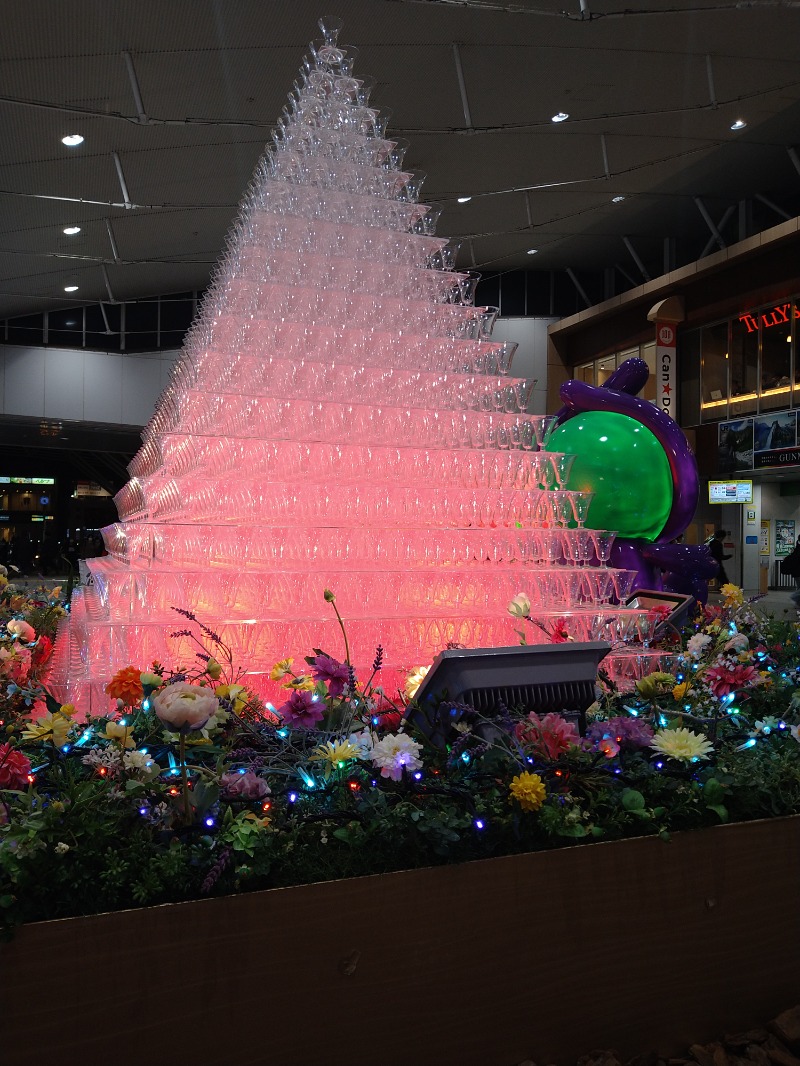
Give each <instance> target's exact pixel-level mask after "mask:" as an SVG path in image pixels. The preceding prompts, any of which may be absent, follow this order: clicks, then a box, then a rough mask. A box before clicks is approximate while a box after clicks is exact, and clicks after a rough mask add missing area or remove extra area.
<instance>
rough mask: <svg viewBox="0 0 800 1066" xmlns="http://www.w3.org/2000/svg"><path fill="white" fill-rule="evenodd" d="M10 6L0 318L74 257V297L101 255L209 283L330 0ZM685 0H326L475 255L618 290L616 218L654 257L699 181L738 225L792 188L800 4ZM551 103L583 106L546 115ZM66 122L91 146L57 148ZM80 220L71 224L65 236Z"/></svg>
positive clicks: (50, 292) (704, 195) (117, 278)
mask: <svg viewBox="0 0 800 1066" xmlns="http://www.w3.org/2000/svg"><path fill="white" fill-rule="evenodd" d="M0 4H1V6H2V10H1V11H0V13H1V14H2V16H3V35H2V38H1V39H0V122H2V129H3V137H4V141H3V148H4V150H3V153H2V158H1V159H0V251H2V252H3V253H4V254H3V256H2V265H0V290H1V291H0V317H6V316H9V315H14V314H21V313H27V312H29V311H31V310H35V309H36V307H37V306H38V307H39V308H46V307H54V306H58V305H59V303H64V304H68V303H69V302H74V298H72V300H71V301H70V299H69V298H68V297H65V296H64V294H63V286H64V284H65V283H66V280H67V279H68V277H69V278H73V279H75V280H77V281H78V282H79V284H80V288H79V290H78V291H79V294H80V299H81V300H85V301H90V300H99V299H107V298H108V288H107V286H106V277H107V278H108V283H109V285H110V286H111V291H112V293H113V295H114V297H115V298H116V299H118V300H124V299H133V298H138V297H142V296H147V295H153V294H155V293H157V292H161V291H164V292H167V291H186V290H189V289H193V288H198V287H202V286H203V285H204V284H205V282H206V280H207V277H208V274H209V271H210V267H211V264H212V263H213V261H214V259H215V258H216V256H217V255H218V254H219V251H220V249H221V248H222V246H223V240H224V235H225V232H226V231H227V229H228V226H229V224H230V221H231V219H232V218H233V217H234V215H235V211H236V203H237V202H238V200H239V198H240V196H241V194H242V191H243V189H244V187H245V185H246V183H247V181H248V179H249V176H250V173H251V171H252V168H253V166H254V163H255V161H256V159H257V158H258V156H259V154H260V152H261V150H262V148H263V145H264V144H265V142H267V140H268V138H269V131H270V129H271V126H272V124H273V123H274V121H275V119H276V118H277V115H278V113H279V112H280V109H281V107H282V106H283V104H284V102H285V100H286V95H287V92H288V91H289V89H290V87H291V83H292V81H293V78H294V76H295V71H296V69H297V67H298V65H299V63H300V60H301V57H302V55H303V52H304V50H305V47H306V43H307V41H308V40H309V39H311V38H318V37H319V36H320V33H319V30H318V27H317V25H316V22H317V18H318V14H319V8H318V5H317V4H316V3H313V4H312V3H311V2H310V0H293V2H292V3H289V2H288V0H269V2H265V0H237V3H235V4H233V3H220V2H219V0H114V3H113V4H102V5H99V4H97V2H96V0H70V3H69V4H53V3H52V0H28V2H26V3H25V4H12V3H11V2H10V0H7V2H5V3H2V0H0ZM677 6H678V7H683V8H684V10H675V9H674V8H675V5H671V8H672V10H670V11H669V12H667V11H665V10H664V5H647V6H644V7H643V8H642V9H641V11H640V12H638V13H637V12H633V11H630V12H624V11H623V10H622V9H621V8H620V7H619V5H617V4H615V3H611V0H591V2H590V4H589V9H590V11H591V15H592V18H591V19H587V18H583V19H582V18H581V17H580V11H581V9H580V3H579V0H522V2H520V3H517V4H515V5H513V7H512V6H511V5H509V7H508V9H507V10H501V9H499V8H500V5H497V4H483V3H481V0H464V2H459V3H458V4H453V3H438V2H435V0H421V2H415V0H340V3H339V4H338V6H337V13H338V14H340V15H341V17H342V18H343V19H344V20H345V29H344V31H343V34H342V38H343V39H344V40H349V41H353V42H354V43H355V44H356V45H357V46H358V47H359V49H360V58H359V61H358V64H357V68H356V73H359V74H362V75H372V76H374V77H375V78H376V79H377V86H376V88H375V90H374V91H373V101H374V102H375V103H377V104H378V105H380V106H383V107H386V108H390V109H391V110H392V112H393V118H392V122H391V124H390V131H391V130H394V131H395V134H396V136H407V137H408V138H409V139H410V140H411V147H410V149H409V151H408V154H407V156H406V164H407V165H408V166H409V167H417V168H419V169H422V170H424V171H425V172H426V173H427V179H426V183H425V186H424V190H423V199H427V200H429V201H436V202H439V203H441V204H442V205H443V206H444V213H443V215H442V219H441V223H440V226H439V231H440V233H442V234H444V235H450V234H459V235H463V236H465V237H466V238H467V239H466V240H465V244H464V247H463V249H462V252H461V259H460V264H461V265H462V266H463V267H470V266H471V265H472V264H473V263H476V264H478V265H479V266H478V269H481V270H482V271H483V272H484V273H491V272H492V271H500V270H509V269H520V268H522V269H532V268H534V267H535V269H537V270H542V271H551V270H552V271H563V270H566V269H567V268H569V269H570V270H573V271H580V270H583V271H586V270H595V271H601V270H602V269H603V268H604V267H605V268H608V269H614V270H615V272H616V275H617V277H618V280H619V283H620V285H621V286H623V287H624V286H625V285H626V284H628V282H626V281H625V280H624V278H623V276H622V274H621V273H620V271H619V270H618V269H617V268H618V266H619V265H622V266H623V267H624V269H625V270H626V271H627V272H628V273H630V274H632V275H633V276H634V277H635V279H636V280H639V279H638V275H637V273H636V271H637V268H636V267H635V265H634V262H633V259H632V257H631V255H630V252H629V251H628V249H627V248H626V246H625V241H624V238H628V240H629V241H630V242H632V244H633V246H634V247H635V248H636V250H637V254H639V255H640V256H641V257H642V258H643V259H645V260H646V261H647V263H648V264H649V268H650V269H654V270H655V269H659V264H660V263H661V262H662V259H663V254H662V253H663V244H664V240H665V239H666V238H669V239H670V240H671V241H673V242H674V244H675V247H676V248H677V249H678V254H679V256H681V255H683V256H687V257H694V256H696V255H698V254H699V253H700V251H702V250H703V247H704V245H705V244H706V242H707V241H708V238H709V236H710V231H709V229H708V226H707V223H706V222H705V221H704V219H703V217H702V214H701V212H700V210H699V208H698V206H697V202H696V200H697V198H700V199H702V201H703V204H704V206H705V207H707V209H708V211H709V213H710V215H711V217H712V219H714V220H715V222H717V223H719V222H720V221H721V220H722V219H723V218H724V217H725V215H726V213H727V214H728V221H727V222H726V223H725V227H724V229H723V236H724V239H725V240H726V241H730V240H734V239H736V237H737V234H738V229H737V227H738V217H739V216H738V210H735V211H734V213H733V215H731V212H730V210H729V209H730V208H731V207H732V206H734V208H736V207H737V206H738V203H739V201H741V200H743V199H749V200H750V201H751V208H752V210H751V211H750V214H751V215H752V217H753V218H754V219H755V223H754V224H756V225H760V224H764V225H766V224H768V221H769V220H771V221H772V222H777V221H780V218H781V214H780V212H784V213H792V214H794V213H796V212H797V211H800V174H798V172H797V169H796V168H795V164H794V163H793V161H792V158H791V155H790V151H789V150H790V149H792V148H793V147H794V145H795V143H796V142H798V141H800V134H799V133H798V131H799V130H800V57H799V56H798V54H797V49H796V41H797V40H798V39H799V37H800V33H799V31H800V9H795V8H792V7H788V6H783V7H781V6H777V5H776V6H768V7H767V6H759V7H758V8H755V7H739V6H736V7H733V8H731V7H728V6H726V5H720V4H719V3H717V2H715V0H692V3H691V4H689V3H688V2H687V3H679V4H678V5H677ZM125 52H127V53H128V54H129V57H130V64H131V65H132V69H133V71H134V73H135V77H136V79H137V84H138V89H139V91H140V92H141V101H142V109H143V115H140V114H139V113H138V109H137V104H136V99H135V95H134V87H133V84H132V81H131V71H130V70H129V65H128V63H126V59H125V56H124V55H123V53H125ZM459 63H460V65H461V71H462V73H463V81H464V92H465V96H466V98H464V96H462V91H461V86H460V83H459V72H458V64H459ZM465 104H466V109H465ZM558 110H564V111H567V112H569V114H570V118H569V120H568V121H566V122H564V123H562V124H560V125H554V124H553V123H552V122H551V121H550V119H551V116H552V114H554V113H555V112H556V111H558ZM738 117H742V118H744V119H745V120H746V121H747V127H746V128H745V129H744V130H743V131H741V132H738V133H734V132H732V131H731V130H730V124H731V122H732V121H733V120H734V119H735V118H738ZM76 131H77V132H80V133H82V134H83V135H84V137H85V138H86V140H85V143H84V144H83V145H82V146H80V148H78V149H74V150H70V149H67V148H65V147H64V146H63V145H62V144H61V141H60V138H61V137H62V136H63V135H64V134H65V133H69V132H76ZM115 153H116V156H117V158H118V159H119V164H120V166H121V169H122V176H123V178H124V181H125V183H126V186H127V192H128V196H129V199H130V200H131V201H133V202H134V203H135V204H136V205H138V206H137V207H135V208H127V209H126V207H125V206H124V199H125V197H124V193H123V189H122V185H121V182H120V175H119V173H118V169H117V165H116V163H115ZM795 158H796V157H795ZM532 186H533V187H535V186H551V187H548V188H536V187H535V188H530V187H532ZM526 188H529V191H528V192H527V193H526V192H524V191H521V190H524V189H526ZM460 195H472V197H473V199H472V200H471V202H470V203H468V204H464V205H459V204H457V203H456V198H457V197H458V196H460ZM615 195H624V197H625V199H624V201H622V202H621V203H618V204H613V203H612V202H611V201H612V197H613V196H615ZM758 197H761V199H758ZM765 200H766V201H768V202H765ZM92 201H94V202H92ZM770 204H771V205H772V206H770ZM69 223H74V224H78V225H80V226H81V229H82V232H81V233H80V234H79V235H77V236H76V237H73V238H69V237H66V236H65V235H64V234H63V232H62V230H63V228H64V226H65V225H68V224H69ZM109 226H110V227H111V236H110V235H109ZM112 237H113V242H112ZM532 247H536V248H537V249H538V251H537V254H536V255H535V256H529V255H528V254H527V253H528V249H530V248H532ZM103 268H105V270H106V276H105V277H104V274H103Z"/></svg>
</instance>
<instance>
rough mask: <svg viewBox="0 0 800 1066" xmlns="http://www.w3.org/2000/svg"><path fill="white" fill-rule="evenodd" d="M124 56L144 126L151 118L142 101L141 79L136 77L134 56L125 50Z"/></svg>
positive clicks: (140, 120) (137, 110)
mask: <svg viewBox="0 0 800 1066" xmlns="http://www.w3.org/2000/svg"><path fill="white" fill-rule="evenodd" d="M122 58H123V59H124V60H125V67H126V69H127V71H128V81H129V82H130V83H131V92H132V93H133V102H134V104H135V105H136V112H137V114H138V116H139V122H140V124H141V125H142V126H146V125H147V124H148V123H149V121H150V119H149V118H148V117H147V112H146V111H145V109H144V103H143V102H142V93H141V90H140V88H139V79H138V78H137V77H136V68H135V67H134V65H133V57H132V56H131V54H130V52H123V53H122Z"/></svg>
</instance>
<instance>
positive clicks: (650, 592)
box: [625, 589, 697, 640]
mask: <svg viewBox="0 0 800 1066" xmlns="http://www.w3.org/2000/svg"><path fill="white" fill-rule="evenodd" d="M625 606H626V607H633V608H639V609H640V610H643V611H653V610H659V608H662V607H666V608H667V611H668V612H669V613H666V612H664V616H663V618H662V619H661V621H660V622H659V623H658V625H657V626H656V627H655V629H654V631H653V640H661V639H663V637H665V636H666V635H667V631H668V630H669V629H671V628H672V627H673V626H674V627H675V629H678V630H679V629H680V628H681V626H683V625H685V624H686V621H687V619H688V617H689V612H690V611H691V610H693V608H694V607H696V606H697V600H696V599H695V598H694V596H685V595H684V594H683V593H681V592H664V591H662V590H660V589H637V590H636V591H635V592H634V593H632V594H631V595H630V596H629V597H628V598H627V600H626V601H625Z"/></svg>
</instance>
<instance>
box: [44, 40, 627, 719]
mask: <svg viewBox="0 0 800 1066" xmlns="http://www.w3.org/2000/svg"><path fill="white" fill-rule="evenodd" d="M321 26H322V28H323V33H324V40H323V41H321V42H317V43H315V44H312V45H311V47H310V55H309V56H308V57H306V58H305V59H304V61H303V66H302V68H301V70H300V74H299V78H298V80H297V81H296V82H295V86H294V88H293V90H292V92H291V94H290V97H289V100H290V103H289V106H288V107H287V108H285V109H284V113H283V115H282V116H281V118H280V119H279V120H278V125H277V128H276V129H275V131H274V134H273V140H274V144H272V145H270V146H269V147H268V149H267V150H266V152H265V153H264V155H263V157H262V158H261V160H260V162H259V164H258V167H257V169H256V172H255V175H254V177H253V180H252V182H251V183H250V186H249V187H248V190H247V192H246V194H245V197H244V200H243V203H242V205H241V209H240V212H239V216H238V219H237V221H236V223H235V225H234V226H233V229H232V231H231V234H230V236H229V239H228V242H227V251H226V253H225V255H224V257H223V258H222V261H221V263H220V264H219V266H218V269H217V271H216V275H215V278H214V280H213V283H212V285H211V288H210V290H209V292H208V294H207V296H206V299H205V301H204V303H203V307H202V309H201V311H200V314H199V316H198V319H197V321H196V322H195V323H194V325H193V327H192V329H191V330H190V332H189V335H188V336H187V339H186V343H185V346H184V349H183V351H182V353H181V355H180V357H179V359H178V361H177V363H176V364H175V366H174V368H173V373H172V379H171V382H170V384H169V385H168V386H167V388H166V389H165V391H164V393H163V394H162V396H161V398H160V400H159V403H158V406H157V408H156V411H155V414H154V415H153V417H152V419H151V420H150V422H149V424H148V425H147V427H146V428H145V430H144V432H143V435H142V436H143V444H142V447H141V449H140V451H139V452H138V454H137V455H136V457H135V458H134V460H133V461H132V463H131V464H130V468H129V470H130V474H131V479H130V481H129V482H128V483H127V485H125V487H124V488H123V489H122V490H121V491H120V493H119V494H118V496H117V498H116V503H117V507H118V511H119V517H120V520H119V522H118V523H117V524H115V525H113V526H111V527H109V528H108V529H106V530H105V531H104V537H105V542H106V546H107V549H108V553H109V555H108V557H106V558H101V559H93V560H90V562H89V568H90V570H91V575H92V581H91V583H90V584H89V585H88V586H85V587H83V588H81V589H79V590H78V591H77V592H76V593H75V596H74V598H73V602H72V611H71V618H70V621H69V624H68V625H66V626H65V629H64V632H62V634H61V635H60V636H59V640H58V643H57V654H56V658H55V661H54V667H53V672H52V678H51V683H52V684H53V685H54V687H55V688H56V689H57V690H58V691H60V692H61V693H63V694H64V695H65V696H69V697H70V698H71V699H73V700H74V701H75V702H76V703H77V702H79V701H80V704H81V706H83V707H87V706H93V708H94V709H98V708H100V707H105V706H106V705H107V697H105V696H104V695H103V687H104V686H105V684H106V683H107V681H108V678H109V677H110V676H111V675H112V674H113V673H114V672H115V671H116V670H117V669H119V668H120V667H123V666H127V665H131V664H133V665H137V666H140V667H141V668H142V669H146V668H147V667H148V666H149V664H150V663H151V662H152V660H153V659H157V660H159V661H161V662H164V663H167V664H170V665H171V664H179V663H181V662H187V661H190V660H191V659H192V657H193V655H194V651H195V650H196V649H194V648H192V647H191V646H190V645H189V644H188V643H187V642H186V638H185V637H182V636H176V635H173V634H175V633H176V631H178V630H181V629H182V628H184V626H183V622H182V620H181V619H180V617H179V616H177V615H176V614H175V613H174V611H173V610H172V608H173V607H181V608H185V609H189V610H191V611H194V612H196V613H197V615H198V616H199V617H200V618H201V619H202V620H203V621H204V622H205V623H206V624H208V625H209V626H211V627H212V628H214V629H215V630H216V631H218V632H219V634H220V636H221V637H222V638H223V639H224V640H225V641H226V643H227V644H228V645H229V646H230V648H231V649H232V652H233V655H234V659H235V661H236V663H237V664H238V665H240V666H241V667H243V668H244V669H245V670H246V671H247V672H248V675H249V677H248V683H249V684H250V685H251V686H252V687H254V688H255V689H256V690H257V691H260V692H261V693H262V694H264V695H269V694H270V682H269V671H270V669H271V667H272V665H273V664H274V663H275V662H276V661H277V660H278V659H281V658H284V657H286V656H287V655H294V656H302V655H304V654H307V653H308V652H309V651H310V649H311V648H313V647H321V648H323V649H325V650H326V651H329V652H330V653H332V654H334V655H338V656H341V655H342V647H341V636H340V632H339V629H338V626H337V625H336V623H335V619H334V617H333V614H332V611H331V608H330V605H329V604H327V603H326V602H325V601H324V597H323V592H324V590H325V589H326V588H328V589H331V590H333V591H334V592H335V594H336V601H337V606H338V607H339V609H340V610H341V612H342V614H343V616H344V617H345V619H346V622H347V627H348V634H349V638H350V644H351V648H352V649H353V659H354V664H355V665H356V666H357V667H358V666H359V665H364V664H367V663H369V662H370V661H371V659H372V657H373V655H374V649H375V645H376V643H378V642H380V643H381V644H382V645H383V647H384V650H385V661H386V663H387V666H388V667H389V668H390V669H391V670H394V671H400V670H403V669H407V668H410V667H414V666H418V665H423V664H427V663H430V661H431V659H432V658H433V657H434V656H435V655H436V653H437V652H439V651H440V650H442V649H443V648H444V647H446V646H447V645H448V644H450V643H454V644H460V645H465V646H469V647H481V646H496V645H507V644H513V643H516V642H517V638H516V636H515V633H514V622H513V620H512V619H511V618H510V617H509V616H508V614H507V612H506V605H507V603H508V601H509V600H510V599H511V598H512V597H513V596H514V595H515V594H516V593H517V592H519V591H521V590H524V591H526V592H527V593H528V595H529V596H530V598H531V600H532V602H533V604H534V609H535V611H536V613H537V617H538V618H539V619H540V621H541V622H542V623H543V625H544V627H545V629H546V628H547V627H548V619H550V618H551V617H553V616H556V615H557V616H558V617H559V618H563V619H564V621H563V622H560V623H559V624H560V625H562V626H564V625H565V626H566V628H567V629H568V631H570V632H572V633H573V635H574V636H576V637H577V638H578V639H586V638H588V637H591V636H597V635H600V633H599V632H598V620H597V616H596V604H597V603H601V604H602V603H603V602H605V603H606V604H607V603H608V601H609V597H610V596H612V595H614V594H615V593H616V594H619V593H620V592H624V587H620V586H619V582H620V581H621V582H622V585H623V586H624V584H625V580H626V578H625V576H624V572H623V573H622V574H620V573H618V572H614V571H609V570H599V571H598V570H596V569H595V570H591V571H590V569H589V568H587V567H585V565H583V564H586V563H588V562H591V561H598V559H599V561H601V562H602V561H603V559H604V558H605V559H607V558H608V551H609V550H610V547H611V543H610V541H611V538H610V537H608V536H605V538H604V539H603V537H600V539H599V540H598V536H599V535H597V534H595V535H592V534H589V533H587V531H586V530H584V529H582V528H580V526H579V525H577V523H578V520H579V521H580V523H582V522H583V519H584V517H585V511H586V506H587V503H588V498H587V497H586V494H581V493H571V492H569V491H568V489H567V488H565V486H566V484H567V477H568V473H569V459H568V457H563V456H559V455H555V454H550V453H547V452H545V451H542V450H540V449H541V445H542V441H543V436H545V435H546V432H547V428H548V422H549V420H548V419H546V418H544V417H534V416H530V415H528V414H527V413H526V408H527V405H528V401H529V398H530V394H531V390H532V388H533V382H526V381H523V380H520V379H517V378H513V377H511V376H509V371H510V369H511V363H512V358H513V355H514V350H515V348H516V346H515V345H513V344H508V343H497V342H494V341H492V339H491V333H492V326H493V323H494V319H495V315H496V313H497V312H496V309H493V308H484V307H475V306H473V296H474V291H475V285H476V283H477V277H476V276H474V275H471V274H468V273H461V272H458V271H455V270H454V269H453V267H454V258H455V250H456V249H455V247H454V245H453V244H452V243H448V241H447V240H446V239H444V238H440V237H436V236H434V229H435V223H436V219H437V216H438V211H437V210H435V209H432V208H430V207H427V206H425V205H423V204H420V203H419V202H418V200H419V191H420V185H421V178H420V175H418V174H414V173H411V172H408V171H405V170H403V168H402V161H403V154H404V153H403V149H402V147H401V145H400V144H399V143H398V142H397V141H393V140H391V139H389V138H387V136H386V130H385V120H384V118H383V117H382V116H381V114H380V113H379V112H378V111H377V110H376V109H375V108H372V107H370V106H369V99H368V98H369V81H370V79H365V80H362V79H359V78H357V77H355V76H354V74H353V69H352V68H353V53H352V51H351V50H348V48H346V47H344V46H341V45H339V44H338V42H337V33H338V30H337V27H336V25H334V24H333V22H324V23H321ZM576 526H577V528H576ZM570 527H572V528H570ZM565 563H571V564H572V565H571V566H569V565H564V564H565ZM615 582H617V583H616V584H615ZM565 612H566V613H565ZM537 633H538V634H539V636H540V638H541V639H542V640H544V639H547V637H546V635H545V632H544V631H543V630H539V629H538V628H536V629H534V630H531V632H530V634H529V637H530V639H531V640H532V641H534V640H536V639H537Z"/></svg>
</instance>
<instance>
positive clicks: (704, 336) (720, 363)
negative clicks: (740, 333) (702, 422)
mask: <svg viewBox="0 0 800 1066" xmlns="http://www.w3.org/2000/svg"><path fill="white" fill-rule="evenodd" d="M700 360H701V362H700V366H701V378H702V382H703V409H704V411H705V410H708V412H709V417H710V418H724V417H725V416H726V415H727V413H728V364H729V362H730V360H729V358H728V323H727V322H720V323H719V324H718V325H716V326H707V327H706V328H705V329H703V330H702V332H701V337H700ZM711 412H713V414H712V413H711Z"/></svg>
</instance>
